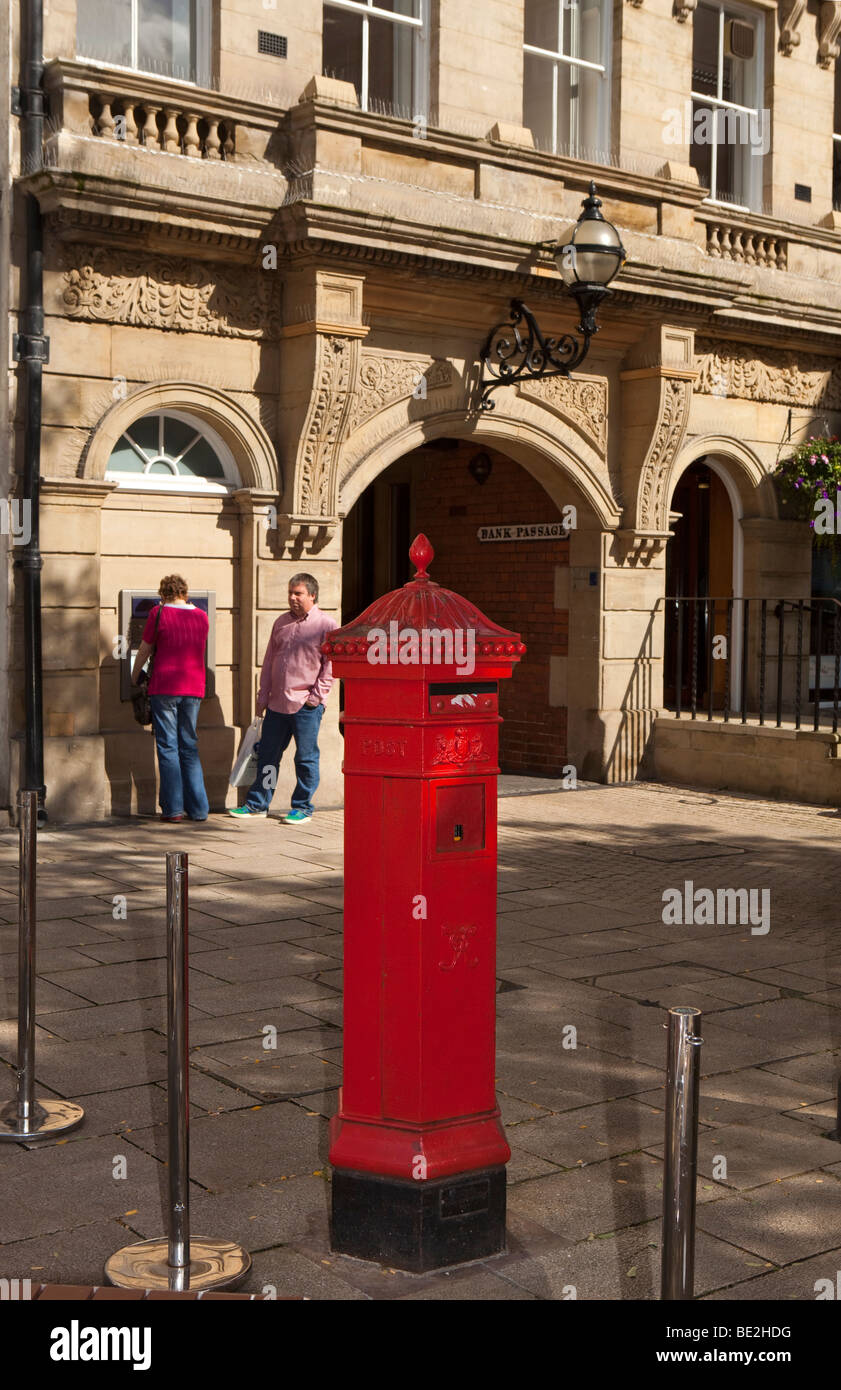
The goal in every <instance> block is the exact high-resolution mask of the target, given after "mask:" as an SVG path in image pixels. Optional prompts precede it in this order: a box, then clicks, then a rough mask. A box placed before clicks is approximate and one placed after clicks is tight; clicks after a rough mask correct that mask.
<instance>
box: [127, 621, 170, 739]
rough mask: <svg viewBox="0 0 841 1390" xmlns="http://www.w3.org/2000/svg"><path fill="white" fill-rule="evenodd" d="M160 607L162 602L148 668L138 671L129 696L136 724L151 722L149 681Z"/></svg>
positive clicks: (153, 660)
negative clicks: (134, 687)
mask: <svg viewBox="0 0 841 1390" xmlns="http://www.w3.org/2000/svg"><path fill="white" fill-rule="evenodd" d="M162 609H163V603H161V605H160V606H159V608H158V616H157V618H156V619H155V640H154V641H153V643H152V652H151V655H150V657H149V670H148V671H141V672H140V675H139V676H138V678H137V688H136V692H135V694H134V695H132V697H131V703H132V705H133V706H134V717H135V719H136V720H137V722H138V724H144V725H145V724H151V722H152V705H151V702H150V700H149V681H150V680H151V678H152V667H153V666H154V664H155V648H156V647H157V645H158V624H159V623H160V621H161V611H162Z"/></svg>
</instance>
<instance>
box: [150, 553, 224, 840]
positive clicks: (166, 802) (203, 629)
mask: <svg viewBox="0 0 841 1390" xmlns="http://www.w3.org/2000/svg"><path fill="white" fill-rule="evenodd" d="M158 593H159V594H160V596H161V602H160V603H159V604H158V605H157V607H155V608H153V609H152V611H151V613H150V614H149V617H148V620H147V622H146V626H145V628H144V629H143V640H142V642H141V643H140V648H139V650H138V653H137V656H136V657H135V661H134V669H133V670H132V680H133V681H135V682H136V681H137V678H138V677H139V675H140V672H141V671H142V669H143V667H144V666H145V665H146V662H147V660H148V658H149V656H150V655H151V654H152V651H153V650H154V653H155V656H154V660H153V662H152V675H151V678H150V681H149V697H150V698H149V703H150V705H151V707H152V727H153V729H154V731H155V745H156V747H157V750H158V768H159V769H160V774H161V786H160V803H161V818H162V819H163V820H166V821H181V820H183V819H184V814H185V812H186V814H187V816H188V817H189V819H190V820H207V813H208V811H209V809H210V808H209V805H208V800H207V792H206V791H205V786H204V776H203V774H202V767H201V762H200V761H199V747H198V739H197V737H196V721H197V720H198V717H199V705H200V704H201V702H202V698H203V696H204V681H205V659H204V653H205V647H206V646H207V632H208V628H209V622H208V618H207V614H206V613H203V612H202V610H201V609H200V608H196V607H195V606H194V604H192V603H190V601H189V593H188V589H187V581H186V580H185V579H182V578H181V575H180V574H168V575H167V576H166V577H165V578H164V579H162V580H161V583H160V588H159V589H158Z"/></svg>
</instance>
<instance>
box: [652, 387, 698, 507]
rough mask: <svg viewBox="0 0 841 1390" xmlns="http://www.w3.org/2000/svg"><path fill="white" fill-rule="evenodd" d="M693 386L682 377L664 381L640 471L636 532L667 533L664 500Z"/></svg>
mask: <svg viewBox="0 0 841 1390" xmlns="http://www.w3.org/2000/svg"><path fill="white" fill-rule="evenodd" d="M691 401H692V382H691V381H688V380H687V379H686V378H685V377H673V376H665V377H663V380H662V384H661V388H660V409H659V412H658V417H657V427H656V429H655V431H654V438H653V439H652V442H651V445H650V448H649V450H648V455H647V457H646V460H645V463H644V464H643V469H642V481H641V484H640V491H639V498H640V508H639V530H640V531H643V532H644V531H666V530H667V529H668V527H667V525H666V524H665V521H666V518H665V516H664V515H663V514H662V513H663V496H664V492H665V487H666V480H667V478H668V476H669V472H670V470H671V466H672V461H673V459H674V458H675V455H676V454H677V452H678V450H679V449H680V447H681V445H682V444H683V439H684V435H685V434H686V423H687V420H688V419H689V406H690V404H691Z"/></svg>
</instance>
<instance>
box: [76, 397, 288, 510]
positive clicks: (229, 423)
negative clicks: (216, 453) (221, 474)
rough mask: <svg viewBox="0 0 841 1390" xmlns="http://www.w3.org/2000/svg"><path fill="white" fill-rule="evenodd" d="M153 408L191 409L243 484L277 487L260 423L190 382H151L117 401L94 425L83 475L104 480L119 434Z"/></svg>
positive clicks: (271, 452) (273, 457) (271, 489)
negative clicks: (226, 454) (231, 462)
mask: <svg viewBox="0 0 841 1390" xmlns="http://www.w3.org/2000/svg"><path fill="white" fill-rule="evenodd" d="M155 410H183V411H189V412H190V414H191V415H195V416H196V417H197V418H198V419H199V420H203V421H205V422H206V423H207V424H208V425H210V426H211V428H212V429H214V430H215V431H216V433H217V434H218V435H219V436H220V437H221V438H222V439H223V440H224V442H225V443H226V444H227V446H228V448H229V449H230V450H231V453H232V454H233V456H234V458H235V460H236V464H237V467H238V469H239V472H240V475H241V477H242V482H243V486H244V487H249V488H254V489H258V490H260V491H264V492H278V491H279V477H278V473H279V469H278V463H277V456H276V454H275V449H274V445H273V444H272V442H271V440H270V438H269V436H268V435H267V434H266V431H265V430H264V429H263V427H262V425H260V424H259V423H258V422H257V421H256V420H255V419H253V417H252V416H251V415H250V414H249V413H248V411H247V410H246V409H245V408H244V407H243V406H242V405H240V404H239V402H238V401H235V400H232V399H231V397H230V396H228V395H226V394H225V393H224V391H219V390H217V389H216V388H215V387H213V386H202V385H200V384H199V383H197V382H193V381H166V382H155V383H154V384H153V385H150V386H141V387H139V388H138V389H137V390H135V391H131V392H129V394H128V395H127V396H126V397H125V399H123V400H119V401H116V402H115V403H114V405H112V406H111V408H110V409H109V410H107V411H106V412H105V414H104V415H103V417H102V419H101V420H100V421H99V424H98V425H97V426H96V427H95V429H94V432H93V434H92V436H91V439H90V442H89V444H88V447H87V450H86V452H85V456H84V459H83V463H82V469H83V476H84V477H86V478H104V477H105V470H106V468H107V467H108V460H109V458H110V457H111V452H112V450H113V448H114V446H115V444H116V443H117V440H118V439H119V438H120V435H121V434H123V432H124V431H125V430H126V429H128V428H129V426H130V425H132V424H133V423H134V421H135V420H137V419H139V418H140V416H142V415H147V414H149V413H150V412H151V411H155Z"/></svg>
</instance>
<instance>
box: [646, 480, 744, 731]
mask: <svg viewBox="0 0 841 1390" xmlns="http://www.w3.org/2000/svg"><path fill="white" fill-rule="evenodd" d="M671 510H672V513H673V514H675V513H676V514H677V517H676V520H675V521H674V523H673V527H672V529H673V531H674V536H673V537H672V539H671V540H670V541H669V543H668V546H667V548H666V623H665V649H664V672H663V687H664V698H665V702H666V705H667V706H673V705H675V704H676V703H677V696H678V687H679V688H680V704H681V706H682V707H685V706H686V705H688V704H689V703H690V702H691V700H692V696H693V691H694V696H695V699H696V701H697V703H698V704H707V705H708V704H709V697H710V680H712V700H713V707H714V708H722V707H723V705H724V698H725V680H726V662H725V661H724V660H716V654H717V652H718V651H719V649H722V650H723V648H722V647H721V644H720V643H716V642H715V638H716V637H720V638H725V637H726V635H727V607H728V605H727V600H728V599H729V598H732V596H733V592H734V590H733V554H734V551H733V539H734V526H733V508H732V506H731V502H730V498H729V496H728V491H727V487H726V486H725V483H724V481H723V479H722V477H721V476H720V474H719V472H718V471H717V469H716V468H715V466H711V463H710V461H709V460H707V459H706V458H701V459H698V460H697V461H696V462H695V463H693V464H691V465H690V466H689V468H687V470H686V472H685V473H684V474H683V475H682V477H681V478H680V480H679V482H678V484H677V487H676V488H675V490H674V494H673V496H672V505H671ZM699 599H709V600H710V602H709V603H703V602H688V601H687V600H699ZM730 640H731V643H732V644H734V645H735V642H736V634H735V633H734V632H733V631H731V633H730ZM711 652H712V661H711V660H710V657H711ZM731 655H732V653H731ZM734 696H735V693H734V691H732V690H731V700H732V699H733V698H734Z"/></svg>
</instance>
